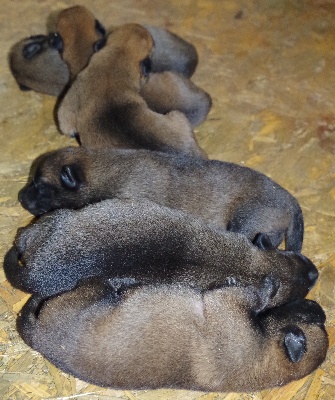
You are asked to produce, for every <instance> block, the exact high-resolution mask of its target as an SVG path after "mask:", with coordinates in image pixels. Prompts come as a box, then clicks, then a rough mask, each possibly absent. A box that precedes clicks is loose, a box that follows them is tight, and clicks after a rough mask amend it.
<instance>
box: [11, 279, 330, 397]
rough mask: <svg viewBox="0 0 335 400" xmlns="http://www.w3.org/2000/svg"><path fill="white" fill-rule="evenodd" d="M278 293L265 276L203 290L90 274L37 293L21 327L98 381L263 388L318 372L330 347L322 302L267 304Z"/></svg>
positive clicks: (65, 364)
mask: <svg viewBox="0 0 335 400" xmlns="http://www.w3.org/2000/svg"><path fill="white" fill-rule="evenodd" d="M269 289H270V290H269ZM271 292H272V290H271V288H269V281H268V280H265V284H264V283H263V285H261V287H260V288H259V289H256V288H254V287H250V286H249V287H246V288H245V287H226V288H221V289H217V290H212V291H207V292H204V293H201V292H200V291H198V290H194V289H191V288H189V287H185V286H176V285H173V286H145V287H135V288H131V287H130V288H128V289H127V288H125V289H123V290H120V288H119V285H118V284H117V285H116V287H115V285H114V283H113V282H103V281H96V282H87V283H85V284H83V285H81V286H80V287H78V288H77V289H76V290H74V291H71V292H67V293H64V294H62V295H60V296H57V297H55V298H51V299H41V298H39V297H37V296H33V297H32V298H31V299H30V300H29V301H28V303H27V304H26V305H25V306H24V308H23V310H22V312H21V314H20V316H19V318H18V321H17V327H18V331H19V333H20V335H21V336H22V338H23V339H24V340H25V342H26V343H27V344H28V345H30V346H31V347H32V348H33V349H35V350H37V351H39V352H40V353H41V354H42V355H43V356H45V357H46V358H48V359H49V360H50V361H51V362H52V363H54V364H55V365H56V366H57V367H59V368H61V369H62V370H64V371H65V372H68V373H70V374H72V375H74V376H76V377H78V378H80V379H83V380H85V381H88V382H91V383H94V384H97V385H101V386H110V387H113V388H119V389H156V388H161V387H169V388H178V389H192V390H204V391H213V392H217V391H225V392H228V391H238V392H240V391H256V390H257V391H258V390H262V389H266V388H270V387H274V386H282V385H285V384H287V383H288V382H291V381H293V380H296V379H300V378H302V377H304V376H305V375H307V374H309V373H311V372H312V371H313V370H315V369H316V368H317V367H318V366H319V365H320V364H321V363H322V362H323V360H324V359H325V356H326V352H327V348H328V338H327V333H326V331H325V328H324V322H325V315H324V313H323V311H322V309H321V307H320V306H319V305H318V304H317V303H315V302H313V301H310V300H299V301H297V302H294V303H289V304H286V305H284V306H282V307H278V308H275V309H270V310H268V311H267V312H265V313H260V311H262V309H263V308H266V307H267V304H268V302H269V300H270V296H269V294H270V293H271Z"/></svg>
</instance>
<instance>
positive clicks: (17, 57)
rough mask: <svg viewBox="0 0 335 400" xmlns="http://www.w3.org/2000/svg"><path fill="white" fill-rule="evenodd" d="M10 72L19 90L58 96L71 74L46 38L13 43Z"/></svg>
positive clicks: (39, 36)
mask: <svg viewBox="0 0 335 400" xmlns="http://www.w3.org/2000/svg"><path fill="white" fill-rule="evenodd" d="M9 65H10V69H11V72H12V74H13V76H14V78H15V80H16V82H17V83H18V85H19V87H20V89H21V90H24V91H26V90H35V91H36V92H41V93H46V94H50V95H52V96H58V95H59V94H60V93H61V92H62V91H63V89H64V88H65V86H66V84H67V83H68V82H69V80H70V71H69V68H68V66H67V64H66V63H65V62H64V61H63V60H62V58H61V57H60V55H59V52H58V50H57V49H55V48H53V47H51V46H50V44H49V38H48V37H47V36H45V35H37V36H31V37H29V38H25V39H22V40H20V41H19V42H18V43H16V44H15V45H14V46H13V47H12V49H11V51H10V54H9Z"/></svg>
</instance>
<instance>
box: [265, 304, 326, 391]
mask: <svg viewBox="0 0 335 400" xmlns="http://www.w3.org/2000/svg"><path fill="white" fill-rule="evenodd" d="M325 319H326V317H325V314H324V311H323V310H322V308H321V307H320V306H319V305H318V304H317V303H316V302H314V301H311V300H302V299H300V300H297V301H295V302H292V303H286V304H285V305H283V306H280V307H277V308H274V309H270V310H268V311H266V312H265V313H264V314H263V315H260V324H261V327H262V332H264V334H265V335H268V336H269V338H271V348H272V350H271V354H272V357H267V358H266V359H264V361H265V365H264V367H265V368H264V371H270V370H271V369H272V371H271V376H270V374H269V376H268V374H267V373H265V374H264V378H263V379H265V380H266V379H269V380H273V379H274V377H276V378H275V379H277V380H278V382H275V384H276V385H278V386H279V385H280V386H281V385H283V384H284V383H287V382H289V381H291V380H292V379H300V378H302V377H304V376H305V375H308V374H310V373H311V372H312V371H314V370H315V369H316V368H317V367H318V366H319V365H320V364H321V363H322V362H323V361H324V359H325V357H326V353H327V349H328V336H327V333H326V330H325V326H324V324H325ZM266 364H268V365H266ZM270 365H271V368H270ZM273 366H275V369H276V370H277V371H276V370H273ZM272 386H273V384H272Z"/></svg>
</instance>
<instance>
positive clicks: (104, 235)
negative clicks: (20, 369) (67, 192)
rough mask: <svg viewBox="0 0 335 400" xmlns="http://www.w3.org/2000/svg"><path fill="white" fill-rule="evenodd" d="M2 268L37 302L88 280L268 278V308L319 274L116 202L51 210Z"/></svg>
mask: <svg viewBox="0 0 335 400" xmlns="http://www.w3.org/2000/svg"><path fill="white" fill-rule="evenodd" d="M4 269H5V273H6V276H7V279H8V281H9V282H10V283H11V284H12V285H13V286H15V287H17V288H19V289H21V290H24V291H27V292H30V293H37V294H41V295H43V296H50V295H54V294H57V293H60V292H62V291H66V290H71V289H73V288H74V287H75V286H76V285H77V284H78V282H80V280H82V279H85V278H88V277H90V276H101V275H103V276H106V277H108V278H128V279H129V280H132V281H133V282H140V283H144V284H150V283H183V284H187V285H189V286H191V287H197V288H200V289H208V288H212V287H217V286H221V285H223V284H225V283H226V281H227V280H228V281H229V280H233V281H238V282H241V283H242V284H250V283H256V284H258V283H259V282H260V281H261V280H262V279H263V278H264V277H265V276H267V275H272V277H273V279H274V281H275V282H276V283H277V284H278V285H279V287H278V290H277V292H276V293H275V294H274V296H273V298H271V300H269V305H270V306H275V305H278V304H282V303H283V302H285V301H288V300H291V299H295V298H300V297H304V296H306V294H307V293H308V291H309V289H310V288H311V287H312V286H313V284H314V283H315V281H316V279H317V276H318V272H317V269H316V268H315V266H314V265H313V264H312V262H311V261H309V260H308V259H307V258H306V257H304V256H302V255H300V254H299V253H294V252H287V251H278V250H268V251H262V250H260V249H258V248H257V247H256V246H253V245H252V243H251V242H250V241H249V240H248V239H247V238H246V237H245V236H244V235H239V234H237V233H231V232H226V231H224V230H220V229H216V228H215V227H214V226H210V225H206V224H204V223H203V222H202V221H200V220H198V219H197V218H194V217H192V216H191V215H189V214H186V213H183V212H180V211H178V210H173V209H170V208H167V207H162V206H158V205H157V204H155V203H152V202H147V201H145V200H141V202H136V201H129V202H125V201H120V200H116V199H115V200H105V201H103V202H100V203H97V204H93V205H90V206H87V207H84V208H82V209H80V210H76V211H74V210H66V209H62V210H57V211H54V212H53V213H49V214H46V215H45V216H42V217H41V218H39V219H38V220H37V221H36V222H35V223H33V224H31V225H30V226H28V227H26V228H23V229H21V230H19V232H18V235H17V237H16V240H15V244H14V247H13V248H12V249H11V250H10V251H9V252H8V254H7V256H6V259H5V265H4Z"/></svg>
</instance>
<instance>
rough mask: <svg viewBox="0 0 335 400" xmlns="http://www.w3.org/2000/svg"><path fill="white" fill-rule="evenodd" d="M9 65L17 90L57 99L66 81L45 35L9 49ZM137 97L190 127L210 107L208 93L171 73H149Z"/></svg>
mask: <svg viewBox="0 0 335 400" xmlns="http://www.w3.org/2000/svg"><path fill="white" fill-rule="evenodd" d="M157 29H158V28H157ZM154 54H155V51H154ZM155 57H157V56H155ZM9 62H10V68H11V71H12V73H13V75H14V78H15V79H16V81H17V83H18V85H19V87H20V89H21V90H35V91H37V92H41V93H45V94H49V95H52V96H59V95H60V94H61V93H62V92H63V91H64V89H65V87H66V85H67V84H69V82H70V70H69V67H68V65H67V64H66V62H65V61H63V60H62V58H61V56H60V53H59V52H58V50H57V49H55V48H54V47H52V46H51V45H50V38H49V37H48V36H45V35H38V36H32V37H30V38H26V39H23V40H21V41H20V42H18V43H17V44H16V45H15V46H14V47H13V48H12V50H11V53H10V56H9ZM152 65H153V63H152ZM153 70H154V68H153ZM140 95H141V96H142V97H143V99H144V100H145V101H146V103H147V104H148V106H149V108H150V109H151V110H153V111H155V112H158V113H160V114H167V113H169V112H170V111H173V110H177V111H180V112H182V113H183V114H185V115H186V117H187V119H188V120H189V122H190V123H191V125H192V126H193V127H195V126H197V125H199V124H201V123H202V122H203V121H204V120H205V119H206V117H207V115H208V113H209V110H210V108H211V105H212V100H211V97H210V96H209V94H208V93H206V92H205V91H204V90H202V89H200V88H199V87H198V86H196V85H195V84H194V83H193V82H191V81H190V80H189V79H187V78H185V77H184V76H183V75H181V74H179V73H176V72H174V71H164V72H161V73H149V74H148V77H147V80H146V82H144V84H143V86H142V87H141V88H140Z"/></svg>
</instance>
